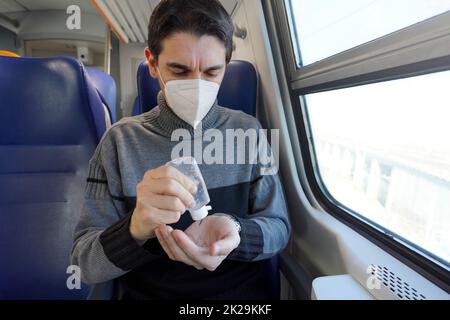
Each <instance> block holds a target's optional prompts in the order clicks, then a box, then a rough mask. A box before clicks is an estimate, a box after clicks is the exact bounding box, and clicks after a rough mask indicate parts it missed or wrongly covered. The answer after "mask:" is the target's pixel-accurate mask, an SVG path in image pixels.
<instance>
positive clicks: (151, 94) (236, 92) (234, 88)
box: [133, 60, 258, 116]
mask: <svg viewBox="0 0 450 320" xmlns="http://www.w3.org/2000/svg"><path fill="white" fill-rule="evenodd" d="M137 85H138V103H137V104H136V105H135V107H134V108H133V115H135V116H136V115H139V114H142V113H145V112H148V111H150V110H151V109H153V108H154V107H156V106H157V104H158V102H157V96H158V93H159V91H160V90H161V89H160V86H159V83H158V81H157V80H156V79H154V78H152V77H151V76H150V73H149V70H148V62H147V61H144V62H142V63H141V64H140V66H139V68H138V74H137ZM257 91H258V76H257V72H256V69H255V67H254V66H253V65H252V64H251V63H250V62H247V61H240V60H235V61H231V62H230V63H229V64H228V67H227V70H226V72H225V77H224V79H223V82H222V85H221V87H220V91H219V95H218V97H217V99H218V102H219V105H221V106H223V107H227V108H230V109H235V110H241V111H244V112H246V113H248V114H250V115H252V116H256V102H257V96H258V94H257Z"/></svg>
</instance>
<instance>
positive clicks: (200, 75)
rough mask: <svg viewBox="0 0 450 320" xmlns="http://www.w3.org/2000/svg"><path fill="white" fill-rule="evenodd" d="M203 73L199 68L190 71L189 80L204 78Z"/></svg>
mask: <svg viewBox="0 0 450 320" xmlns="http://www.w3.org/2000/svg"><path fill="white" fill-rule="evenodd" d="M204 77H205V76H204V74H203V72H201V71H200V70H196V71H193V72H191V74H190V75H189V80H204Z"/></svg>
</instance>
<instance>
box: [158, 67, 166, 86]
mask: <svg viewBox="0 0 450 320" xmlns="http://www.w3.org/2000/svg"><path fill="white" fill-rule="evenodd" d="M156 71H157V72H158V76H159V78H160V79H161V82H162V84H163V86H164V89H165V88H166V82H165V81H164V79H163V77H162V75H161V71H160V70H159V66H156Z"/></svg>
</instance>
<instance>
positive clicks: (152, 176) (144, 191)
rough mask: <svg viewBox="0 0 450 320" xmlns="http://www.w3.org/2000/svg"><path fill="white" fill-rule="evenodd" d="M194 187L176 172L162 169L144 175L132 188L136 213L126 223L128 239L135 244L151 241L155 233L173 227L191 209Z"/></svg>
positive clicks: (195, 189)
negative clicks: (134, 194)
mask: <svg viewBox="0 0 450 320" xmlns="http://www.w3.org/2000/svg"><path fill="white" fill-rule="evenodd" d="M196 192H197V186H196V184H195V183H194V182H193V181H192V180H191V179H189V178H188V177H186V176H185V175H183V174H182V173H181V172H180V171H178V170H177V169H175V168H172V167H170V166H162V167H159V168H158V169H154V170H150V171H148V172H146V173H145V175H144V178H143V179H142V181H141V182H140V183H139V184H138V185H137V187H136V193H137V200H136V209H135V210H134V212H133V215H132V217H131V223H130V233H131V236H132V237H133V238H134V239H135V240H136V241H137V242H138V243H139V244H144V243H145V242H146V241H147V240H149V239H152V238H155V236H156V235H155V229H156V228H157V227H159V226H165V225H170V224H174V223H177V222H178V221H179V220H180V218H181V215H182V214H183V213H185V212H186V210H187V209H189V208H193V207H194V206H195V199H194V195H195V194H196Z"/></svg>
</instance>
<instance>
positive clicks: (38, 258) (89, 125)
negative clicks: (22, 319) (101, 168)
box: [0, 57, 106, 300]
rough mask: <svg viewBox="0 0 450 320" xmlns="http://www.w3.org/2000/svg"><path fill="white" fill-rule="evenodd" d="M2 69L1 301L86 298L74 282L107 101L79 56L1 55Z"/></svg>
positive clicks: (0, 136) (0, 99) (0, 128)
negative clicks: (76, 243)
mask: <svg viewBox="0 0 450 320" xmlns="http://www.w3.org/2000/svg"><path fill="white" fill-rule="evenodd" d="M0 70H1V72H0V114H1V116H0V194H1V196H0V300H2V299H84V298H85V297H86V296H87V294H88V288H87V287H85V286H82V290H69V289H68V287H67V285H66V281H67V279H68V277H69V276H70V274H68V273H67V270H68V267H69V265H70V250H71V247H72V241H73V230H74V227H75V224H76V223H77V221H78V218H79V214H80V211H81V204H82V203H83V201H82V200H83V197H84V187H85V179H86V176H87V170H88V163H89V160H90V158H91V157H92V155H93V153H94V151H95V148H96V146H97V144H98V142H99V140H100V139H101V137H102V136H103V134H104V132H105V129H106V125H105V114H104V109H103V107H102V101H101V99H100V97H99V95H98V93H97V91H96V89H95V87H94V86H93V85H92V84H91V83H90V80H89V79H88V77H87V75H86V71H85V69H84V67H83V66H82V65H81V64H80V63H79V62H78V61H77V60H75V59H73V58H69V57H67V58H66V57H61V58H50V59H29V58H7V57H0ZM69 271H70V270H69ZM72 272H73V271H72Z"/></svg>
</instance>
